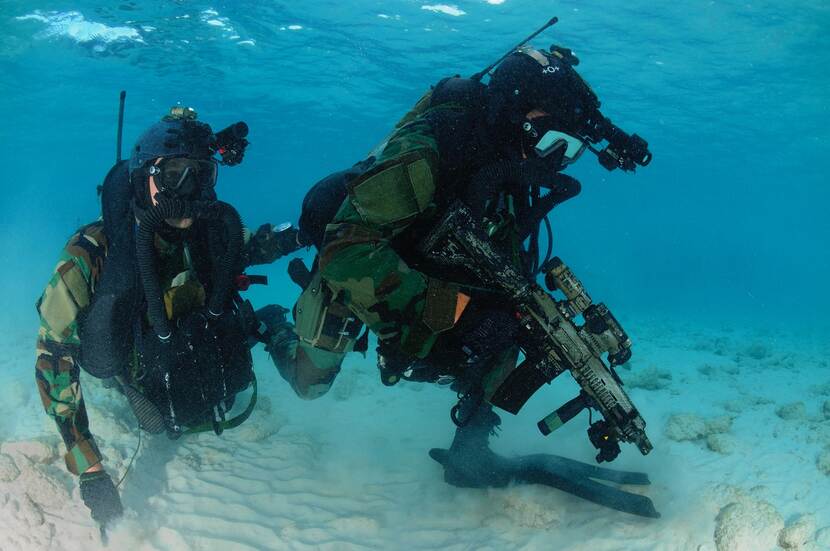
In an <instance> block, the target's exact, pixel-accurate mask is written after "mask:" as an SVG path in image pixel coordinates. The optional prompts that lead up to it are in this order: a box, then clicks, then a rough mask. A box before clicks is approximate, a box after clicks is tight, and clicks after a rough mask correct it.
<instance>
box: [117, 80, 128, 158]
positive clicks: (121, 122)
mask: <svg viewBox="0 0 830 551" xmlns="http://www.w3.org/2000/svg"><path fill="white" fill-rule="evenodd" d="M126 100H127V91H126V90H121V95H120V97H119V101H118V134H117V135H116V145H115V162H116V163H118V162H121V138H122V136H123V133H124V102H125V101H126Z"/></svg>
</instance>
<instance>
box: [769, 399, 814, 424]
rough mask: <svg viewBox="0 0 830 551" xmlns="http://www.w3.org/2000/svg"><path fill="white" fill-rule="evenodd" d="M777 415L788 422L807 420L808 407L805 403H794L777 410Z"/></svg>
mask: <svg viewBox="0 0 830 551" xmlns="http://www.w3.org/2000/svg"><path fill="white" fill-rule="evenodd" d="M775 414H776V415H777V416H778V417H780V418H781V419H785V420H787V421H798V420H801V419H806V418H807V407H806V406H805V405H804V402H793V403H791V404H786V405H783V406H781V407H779V408H777V409H776V410H775Z"/></svg>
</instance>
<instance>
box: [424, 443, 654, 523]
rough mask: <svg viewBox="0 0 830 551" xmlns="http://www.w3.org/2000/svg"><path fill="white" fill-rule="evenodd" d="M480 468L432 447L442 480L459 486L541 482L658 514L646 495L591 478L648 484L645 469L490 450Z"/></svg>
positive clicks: (608, 503) (641, 512) (604, 502)
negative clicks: (504, 454)
mask: <svg viewBox="0 0 830 551" xmlns="http://www.w3.org/2000/svg"><path fill="white" fill-rule="evenodd" d="M484 455H485V456H486V457H485V458H480V459H484V461H482V464H483V465H486V466H484V467H483V468H481V466H480V467H478V468H476V467H473V468H471V466H470V465H464V466H463V467H462V466H461V465H460V464H459V463H460V462H459V461H456V460H454V459H453V456H452V453H451V452H450V450H446V449H442V448H433V449H431V450H430V451H429V456H430V457H431V458H432V459H434V460H435V461H437V462H438V463H440V464H441V465H442V466H443V467H444V480H445V481H446V482H447V483H448V484H452V485H454V486H459V487H468V488H469V487H475V488H483V487H501V486H504V484H505V481H507V480H510V481H513V482H514V483H520V484H521V483H524V484H543V485H545V486H552V487H553V488H556V489H558V490H561V491H563V492H567V493H569V494H572V495H575V496H577V497H581V498H582V499H586V500H588V501H591V502H593V503H596V504H598V505H602V506H604V507H608V508H610V509H615V510H617V511H622V512H624V513H630V514H632V515H638V516H641V517H648V518H660V513H658V512H657V510H656V509H655V508H654V503H652V501H651V499H649V498H648V497H646V496H643V495H640V494H635V493H632V492H626V491H625V490H621V489H619V488H615V487H613V486H609V485H607V484H603V483H600V482H597V481H596V480H593V479H598V480H603V481H607V482H614V483H617V484H636V485H646V484H650V481H649V479H648V475H646V474H645V473H638V472H630V471H615V470H613V469H606V468H603V467H597V466H595V465H589V464H587V463H582V462H580V461H575V460H573V459H568V458H566V457H560V456H558V455H549V454H536V455H526V456H520V457H515V458H510V459H508V458H504V457H501V456H499V455H496V454H494V453H492V452H490V451H489V450H488V451H487V452H485V453H484Z"/></svg>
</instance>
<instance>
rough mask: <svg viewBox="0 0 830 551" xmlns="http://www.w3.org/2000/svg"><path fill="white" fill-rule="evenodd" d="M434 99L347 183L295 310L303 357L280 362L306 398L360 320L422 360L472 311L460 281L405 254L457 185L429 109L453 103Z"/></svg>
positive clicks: (331, 373) (327, 379)
mask: <svg viewBox="0 0 830 551" xmlns="http://www.w3.org/2000/svg"><path fill="white" fill-rule="evenodd" d="M428 103H429V95H426V96H424V98H422V99H421V101H419V103H418V105H417V106H416V107H415V109H413V110H412V111H411V112H410V113H409V114H407V115H406V116H405V117H404V118H403V119H402V120H401V122H400V123H398V125H397V126H396V129H395V131H393V133H392V134H391V135H390V137H389V139H388V140H386V141H385V142H384V143H383V144H381V146H380V147H379V148H377V149H376V150H375V154H374V157H375V158H374V162H373V163H372V165H371V166H370V167H369V168H368V169H366V170H365V171H364V172H363V173H362V174H360V175H359V176H358V177H356V178H355V179H354V180H352V181H351V182H350V183H349V185H348V196H347V198H346V199H345V200H344V201H343V203H342V205H341V207H340V209H339V211H338V212H337V214H336V215H335V218H334V220H333V221H332V222H331V223H330V224H329V225H328V226H327V228H326V236H325V240H324V244H323V248H322V250H321V251H320V254H319V270H318V272H317V275H316V277H315V279H314V280H313V281H312V284H311V285H309V287H308V288H306V289H305V291H304V292H303V293H302V295H301V296H300V299H299V300H298V302H297V304H296V306H295V309H294V314H295V320H296V333H297V335H298V337H299V343H298V347H297V350H296V354H295V356H296V357H295V358H289V359H288V361H285V360H284V361H283V362H280V363H281V364H282V365H283V367H282V368H280V369H281V372H283V377H284V378H285V379H286V380H288V381H289V382H290V383H291V384H292V386H293V387H294V390H295V391H296V392H297V394H299V395H300V396H301V397H304V398H315V397H317V396H319V395H321V394H323V393H325V392H326V391H327V390H328V388H329V387H330V386H331V384H332V383H333V380H334V378H335V377H336V375H337V373H338V372H339V370H340V365H341V363H342V359H343V356H344V355H345V353H346V352H348V351H349V350H351V349H352V347H353V345H354V339H355V337H356V335H357V329H359V327H357V328H356V325H357V326H359V322H363V323H365V324H366V325H367V326H368V327H369V329H370V330H371V331H372V332H373V333H375V334H376V335H377V336H378V338H379V339H380V340H382V341H387V342H390V343H392V344H394V345H395V346H397V347H400V348H401V349H402V350H403V351H405V352H406V353H407V354H409V355H410V356H415V357H419V358H424V357H426V356H427V355H428V354H429V353H430V350H431V349H432V347H433V345H434V344H435V342H436V340H437V337H438V335H439V334H441V333H443V332H444V331H447V330H449V329H451V328H452V327H454V325H455V323H456V322H457V321H458V319H459V317H460V315H461V313H462V312H463V311H464V308H465V306H466V304H467V300H468V299H469V297H467V296H465V295H464V294H463V287H462V286H461V285H459V284H458V282H456V281H445V280H441V279H437V278H436V277H433V276H434V274H426V273H424V272H422V271H419V270H418V269H416V268H415V267H414V265H413V264H411V263H407V260H405V259H404V256H406V254H407V249H411V247H412V246H413V245H414V244H415V242H417V239H418V236H419V232H420V231H421V230H422V229H423V228H425V227H429V225H430V221H431V220H433V219H435V217H436V216H437V214H438V212H439V211H440V206H439V205H438V204H437V203H438V202H440V201H441V200H445V199H446V197H447V195H448V189H447V186H448V185H451V182H441V181H439V178H438V174H439V170H441V167H440V166H439V161H440V158H439V157H440V155H442V154H445V153H446V152H445V151H439V145H438V140H437V137H436V134H435V132H434V129H433V125H432V124H431V122H430V118H429V116H428V115H429V112H430V111H432V112H434V111H435V110H436V109H444V108H445V107H444V106H441V107H438V108H433V109H431V110H430V109H428V108H427V107H426V105H427V104H428ZM442 186H443V187H442ZM459 291H462V292H459ZM354 318H357V320H355V319H354ZM285 370H290V371H291V372H290V373H287V372H285Z"/></svg>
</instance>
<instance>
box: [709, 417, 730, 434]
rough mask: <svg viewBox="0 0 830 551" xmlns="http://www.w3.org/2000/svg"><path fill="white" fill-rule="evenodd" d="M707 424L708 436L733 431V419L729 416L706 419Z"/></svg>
mask: <svg viewBox="0 0 830 551" xmlns="http://www.w3.org/2000/svg"><path fill="white" fill-rule="evenodd" d="M705 423H706V433H707V434H718V433H723V432H729V431H730V430H731V429H732V417H730V416H729V415H721V416H720V417H712V418H710V419H706V421H705Z"/></svg>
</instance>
